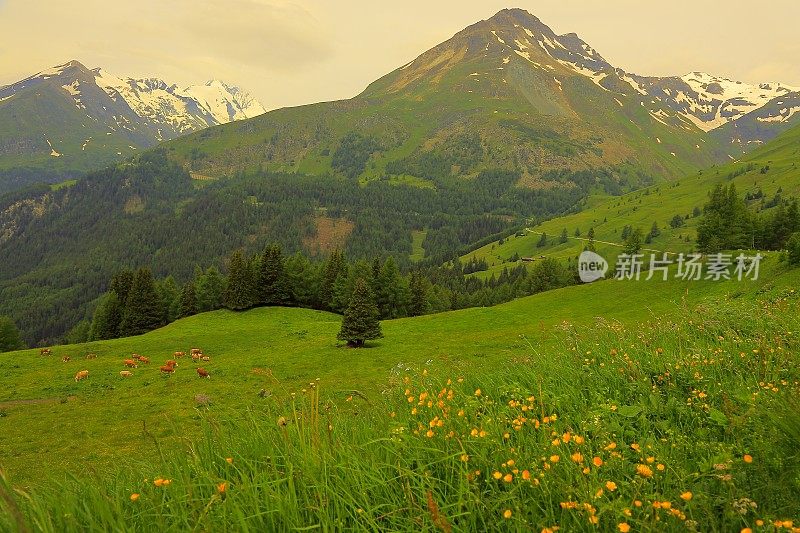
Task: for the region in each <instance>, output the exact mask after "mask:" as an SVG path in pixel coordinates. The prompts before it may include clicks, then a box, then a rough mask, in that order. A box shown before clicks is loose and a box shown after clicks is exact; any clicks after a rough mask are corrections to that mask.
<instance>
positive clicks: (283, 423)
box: [278, 416, 288, 427]
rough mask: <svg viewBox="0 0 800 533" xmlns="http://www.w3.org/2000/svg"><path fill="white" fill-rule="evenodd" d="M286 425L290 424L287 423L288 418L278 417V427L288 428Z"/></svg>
mask: <svg viewBox="0 0 800 533" xmlns="http://www.w3.org/2000/svg"><path fill="white" fill-rule="evenodd" d="M286 424H288V422H287V421H286V417H283V416H280V417H278V426H280V427H286Z"/></svg>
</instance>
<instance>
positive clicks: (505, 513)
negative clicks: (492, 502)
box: [503, 509, 511, 520]
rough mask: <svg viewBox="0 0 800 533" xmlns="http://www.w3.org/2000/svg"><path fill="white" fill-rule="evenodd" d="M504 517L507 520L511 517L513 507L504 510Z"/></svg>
mask: <svg viewBox="0 0 800 533" xmlns="http://www.w3.org/2000/svg"><path fill="white" fill-rule="evenodd" d="M503 518H505V519H506V520H508V519H509V518H511V509H506V510H505V511H503Z"/></svg>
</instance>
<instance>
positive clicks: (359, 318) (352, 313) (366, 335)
mask: <svg viewBox="0 0 800 533" xmlns="http://www.w3.org/2000/svg"><path fill="white" fill-rule="evenodd" d="M382 337H383V333H382V332H381V324H380V322H379V320H378V307H377V306H376V305H375V299H374V297H373V295H372V291H371V290H370V287H369V284H368V283H367V282H366V281H365V280H364V279H359V280H358V281H356V284H355V287H354V288H353V295H352V296H351V298H350V304H349V305H348V306H347V310H346V311H345V313H344V319H343V320H342V329H341V331H339V335H338V336H337V338H338V339H339V340H342V341H345V342H347V344H348V345H349V346H351V347H354V348H360V347H362V346H364V343H365V342H366V341H368V340H373V339H380V338H382Z"/></svg>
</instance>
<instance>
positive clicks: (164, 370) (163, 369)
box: [161, 366, 175, 374]
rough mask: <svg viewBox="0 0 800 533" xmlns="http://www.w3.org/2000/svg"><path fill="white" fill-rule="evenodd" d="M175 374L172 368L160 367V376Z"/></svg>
mask: <svg viewBox="0 0 800 533" xmlns="http://www.w3.org/2000/svg"><path fill="white" fill-rule="evenodd" d="M174 372H175V367H172V366H162V367H161V373H162V374H172V373H174Z"/></svg>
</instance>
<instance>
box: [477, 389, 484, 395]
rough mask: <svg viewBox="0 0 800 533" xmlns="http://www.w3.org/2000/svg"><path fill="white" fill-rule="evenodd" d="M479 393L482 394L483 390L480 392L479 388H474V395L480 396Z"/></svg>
mask: <svg viewBox="0 0 800 533" xmlns="http://www.w3.org/2000/svg"><path fill="white" fill-rule="evenodd" d="M481 394H483V392H481V390H480V389H477V390H475V396H480V395H481Z"/></svg>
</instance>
